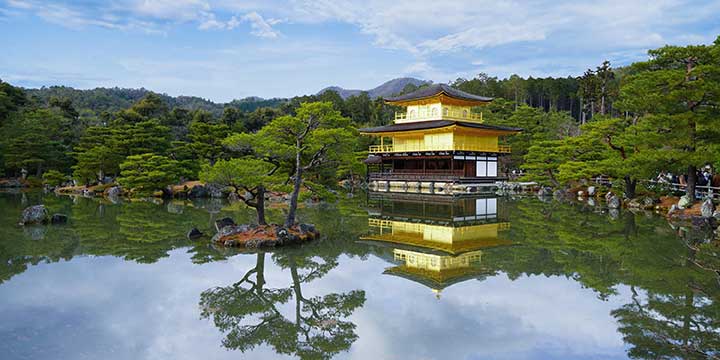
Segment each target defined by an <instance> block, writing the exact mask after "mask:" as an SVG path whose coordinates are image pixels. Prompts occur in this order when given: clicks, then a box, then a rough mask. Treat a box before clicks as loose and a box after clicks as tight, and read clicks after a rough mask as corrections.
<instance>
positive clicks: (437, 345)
mask: <svg viewBox="0 0 720 360" xmlns="http://www.w3.org/2000/svg"><path fill="white" fill-rule="evenodd" d="M255 260H256V257H255V256H254V255H238V256H234V257H232V258H230V259H229V260H227V261H220V262H212V263H207V264H203V265H198V264H193V263H192V262H191V261H190V255H188V254H186V252H185V250H175V251H172V252H171V253H170V257H169V258H163V259H160V260H159V261H158V262H157V263H154V264H152V265H145V264H137V263H135V262H128V261H124V260H121V259H118V258H113V257H76V258H74V259H73V260H71V261H69V262H60V263H54V264H41V265H38V266H32V267H30V268H29V269H28V270H27V271H25V272H24V273H22V274H19V275H16V276H15V277H13V279H12V281H8V282H6V283H4V284H3V285H2V286H0V318H1V319H3V320H2V321H0V352H1V353H3V354H4V355H3V358H6V359H25V358H33V359H70V358H73V359H83V358H87V359H99V358H103V359H129V358H143V359H198V358H207V359H224V358H228V359H230V358H232V359H237V358H252V359H277V358H282V356H279V355H277V354H276V353H275V351H274V350H273V349H271V348H268V347H258V348H255V349H254V350H253V351H252V353H251V356H250V355H249V354H246V356H242V354H240V353H238V352H233V351H228V350H225V349H224V348H223V347H222V346H221V341H222V339H223V334H222V333H221V332H220V331H218V329H217V328H216V327H215V326H214V325H213V323H212V321H211V320H209V319H201V317H200V308H199V306H198V301H199V297H200V294H201V293H202V292H203V291H205V290H207V289H209V288H212V287H215V286H227V285H230V284H232V283H234V282H236V281H238V280H239V279H240V278H241V277H242V276H243V275H244V274H245V272H246V271H247V270H248V269H250V268H252V267H253V266H254V265H255ZM339 262H340V264H339V265H338V266H337V267H336V268H334V269H332V270H331V271H330V272H329V273H328V274H327V275H326V276H324V277H322V278H320V279H317V280H314V281H313V282H310V283H307V284H304V285H303V293H304V294H305V295H306V296H308V297H309V296H314V295H324V294H328V293H331V292H343V291H350V290H354V289H363V290H365V292H366V297H367V300H366V302H365V304H364V306H363V307H361V308H359V309H357V310H356V311H355V312H354V314H353V315H352V316H351V317H350V319H349V320H350V321H352V322H353V323H355V324H356V325H357V329H356V332H357V335H358V340H357V341H356V342H355V343H354V344H353V345H352V347H351V349H350V350H349V351H348V352H346V353H341V354H340V355H339V356H338V358H348V359H547V358H558V359H566V358H567V359H571V358H573V359H574V358H583V359H593V358H597V359H611V358H626V353H625V351H626V347H625V345H624V344H623V341H622V337H621V335H620V334H619V333H618V332H617V324H616V323H615V321H614V319H613V317H612V316H611V315H610V311H611V310H613V309H616V308H618V307H620V306H621V305H622V304H625V303H627V302H628V297H629V294H628V293H629V291H628V289H626V288H625V287H622V286H620V287H618V293H619V295H617V296H611V297H610V298H609V299H608V300H607V301H601V300H599V299H598V297H597V294H596V293H595V292H593V291H592V290H590V289H584V288H582V287H581V286H580V285H579V284H578V283H577V282H575V281H574V280H572V279H568V278H565V277H545V276H523V277H520V278H519V279H517V280H515V281H511V280H509V279H508V278H507V277H506V276H505V275H504V274H500V275H497V276H493V277H488V278H487V279H485V280H484V281H477V280H469V281H465V282H462V283H459V284H455V285H453V286H451V287H449V288H446V289H445V290H443V292H442V295H441V297H440V299H437V298H436V297H435V294H433V293H432V292H431V291H430V289H428V288H427V287H424V286H422V285H420V284H418V283H414V282H410V281H407V280H405V279H402V278H398V277H393V276H388V275H382V272H383V270H384V269H385V268H387V267H388V266H390V264H388V263H387V262H386V261H384V260H382V259H380V258H377V257H374V256H370V257H368V258H367V259H365V260H362V259H360V258H357V257H352V258H349V257H346V256H341V257H340V259H339ZM288 272H289V270H282V269H280V268H279V267H278V266H277V265H275V264H274V263H273V262H272V260H271V257H270V256H268V257H267V258H266V268H265V276H266V280H267V282H268V286H270V287H287V286H289V285H290V282H291V280H290V276H289V274H288Z"/></svg>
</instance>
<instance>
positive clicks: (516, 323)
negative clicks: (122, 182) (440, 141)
mask: <svg viewBox="0 0 720 360" xmlns="http://www.w3.org/2000/svg"><path fill="white" fill-rule="evenodd" d="M40 203H43V204H45V205H46V206H47V207H48V208H49V209H50V211H51V213H53V212H57V213H63V214H67V215H68V216H69V218H70V222H69V223H68V224H66V225H48V226H35V227H24V228H23V227H20V226H18V225H17V222H18V219H19V217H20V213H21V211H22V209H23V208H25V207H27V206H30V205H35V204H40ZM224 216H231V217H233V218H234V219H235V220H236V221H238V222H250V221H251V220H252V219H253V214H252V212H250V211H249V210H248V209H247V208H245V207H244V206H243V205H241V204H238V203H234V204H230V203H226V202H222V201H218V200H203V201H171V202H164V203H163V202H159V203H154V202H150V201H133V202H123V203H117V204H113V203H111V202H108V201H107V200H100V199H87V198H71V197H58V196H55V195H44V194H41V193H25V194H22V193H14V194H13V193H0V266H1V268H0V319H1V321H0V354H3V355H2V358H3V359H86V358H87V359H198V358H207V359H238V358H248V359H282V358H288V359H293V358H302V359H330V358H333V359H335V358H337V359H577V358H582V359H625V358H630V357H632V358H647V359H657V358H705V357H712V356H717V355H718V354H719V349H720V333H719V331H720V306H718V303H719V302H718V295H719V294H720V289H719V288H718V280H717V276H716V275H715V274H714V273H712V272H709V271H705V270H702V269H699V268H698V267H696V266H695V265H693V259H694V257H695V255H696V254H695V253H694V251H693V250H691V249H690V248H689V247H688V246H687V245H686V244H687V241H688V239H687V238H686V236H679V235H678V230H677V229H673V228H672V227H671V226H670V225H669V224H668V223H667V221H666V220H665V219H663V218H661V217H659V216H656V215H652V214H647V213H639V214H634V213H631V212H620V213H607V212H605V211H603V210H601V209H599V208H596V207H591V206H588V205H581V204H564V203H560V202H557V201H554V200H549V199H545V200H542V199H538V198H534V197H523V198H510V197H487V196H485V197H478V198H462V199H455V200H452V199H448V198H442V197H426V198H413V197H403V196H400V195H398V196H394V197H376V196H365V195H363V196H356V197H355V198H353V199H345V200H342V201H340V202H339V203H338V204H332V205H329V204H319V205H308V206H305V207H304V208H302V209H301V211H300V220H301V221H302V222H308V223H314V224H315V225H316V226H317V227H318V229H319V230H320V231H321V232H322V234H323V236H322V238H321V239H320V240H318V241H315V242H312V243H308V244H306V245H304V246H300V247H292V248H283V249H275V250H273V251H268V252H241V251H237V250H228V249H218V248H215V247H213V246H212V245H211V244H210V242H209V241H208V240H207V239H206V240H200V241H191V240H188V239H186V237H185V233H186V232H187V231H188V230H189V229H190V228H192V227H193V226H197V227H198V228H199V229H201V230H202V231H204V232H211V228H212V227H213V223H214V221H215V220H216V219H219V218H221V217H224ZM282 216H283V209H282V208H279V207H271V209H269V218H270V219H271V220H275V221H280V219H281V218H282Z"/></svg>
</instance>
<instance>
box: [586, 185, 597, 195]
mask: <svg viewBox="0 0 720 360" xmlns="http://www.w3.org/2000/svg"><path fill="white" fill-rule="evenodd" d="M587 194H588V196H595V187H594V186H589V187H588V188H587Z"/></svg>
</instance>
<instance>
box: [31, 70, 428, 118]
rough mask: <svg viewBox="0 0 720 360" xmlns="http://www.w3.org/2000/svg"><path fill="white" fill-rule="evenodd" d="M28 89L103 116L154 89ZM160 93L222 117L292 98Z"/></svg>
mask: <svg viewBox="0 0 720 360" xmlns="http://www.w3.org/2000/svg"><path fill="white" fill-rule="evenodd" d="M426 83H428V81H423V80H419V79H414V78H398V79H393V80H390V81H388V82H386V83H384V84H382V85H380V86H378V87H375V88H373V89H370V90H365V91H367V92H368V95H369V96H370V98H371V99H375V98H377V97H387V96H392V95H395V94H398V93H400V92H401V91H402V90H403V89H404V88H405V86H407V85H409V84H412V85H415V86H420V85H422V84H426ZM24 90H25V91H26V92H27V93H28V94H29V95H30V96H31V97H32V98H34V99H35V100H36V101H38V102H39V103H43V104H47V103H49V101H50V99H51V98H53V97H57V98H68V99H70V100H71V101H72V103H73V106H75V108H76V109H77V110H78V111H80V112H81V113H86V115H93V114H94V115H99V114H101V113H102V112H105V111H108V112H115V111H118V110H122V109H127V108H129V107H131V106H132V105H133V104H134V103H136V102H138V101H139V100H140V99H142V98H143V97H144V96H145V95H147V94H149V93H150V92H151V90H147V89H145V88H140V89H124V88H117V87H114V88H95V89H86V90H83V89H74V88H72V87H68V86H50V87H42V88H39V89H24ZM327 90H334V91H337V92H338V93H339V94H340V96H341V97H342V98H343V99H347V98H348V97H350V96H353V95H359V94H360V93H362V92H363V90H347V89H343V88H341V87H338V86H331V87H327V88H325V89H323V90H321V91H320V92H319V93H318V94H321V93H323V92H325V91H327ZM159 95H160V97H161V98H162V99H163V101H165V103H166V104H167V105H168V107H169V108H171V109H172V108H175V107H178V108H182V109H187V110H198V109H202V110H206V111H209V112H211V113H212V114H213V115H215V116H218V117H219V116H221V115H222V113H223V110H224V109H225V107H226V106H232V107H237V108H239V109H241V110H243V111H254V110H255V109H257V108H260V107H279V106H280V105H282V104H283V103H286V102H287V101H288V100H289V99H284V98H272V99H264V98H260V97H256V96H250V97H246V98H244V99H235V100H232V101H230V102H228V103H216V102H213V101H210V100H207V99H203V98H201V97H197V96H169V95H167V94H159Z"/></svg>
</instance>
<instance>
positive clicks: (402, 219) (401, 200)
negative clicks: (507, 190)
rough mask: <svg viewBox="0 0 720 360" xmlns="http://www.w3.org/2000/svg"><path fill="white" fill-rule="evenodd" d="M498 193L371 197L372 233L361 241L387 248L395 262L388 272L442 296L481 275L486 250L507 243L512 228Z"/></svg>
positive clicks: (486, 270) (486, 271) (387, 254)
mask: <svg viewBox="0 0 720 360" xmlns="http://www.w3.org/2000/svg"><path fill="white" fill-rule="evenodd" d="M499 205H500V199H498V198H496V197H474V198H466V197H464V198H454V197H430V198H427V197H426V198H419V197H416V196H412V195H404V196H393V197H387V196H385V197H376V198H371V199H370V201H369V208H370V210H369V218H368V225H369V229H370V230H369V234H368V235H367V236H363V237H362V238H361V239H362V240H363V241H365V242H367V243H369V244H373V245H377V246H379V247H381V248H383V250H384V251H381V252H380V253H381V254H382V255H381V256H382V257H384V258H385V259H386V260H388V261H389V262H391V263H393V264H395V265H396V266H393V267H390V268H387V269H386V270H385V272H384V273H385V274H388V275H394V276H400V277H403V278H405V279H408V280H411V281H415V282H418V283H420V284H423V285H425V286H427V287H429V288H430V289H432V291H433V292H435V293H436V294H437V295H438V297H439V294H440V292H441V291H442V290H443V289H445V288H447V287H449V286H451V285H453V284H457V283H459V282H463V281H466V280H470V279H478V278H483V277H485V276H487V275H490V274H492V273H493V270H491V269H489V268H487V267H484V266H483V262H482V260H483V250H484V249H488V248H492V247H498V246H507V245H510V244H511V242H510V241H508V240H505V239H503V237H502V231H503V230H506V229H508V228H509V227H510V223H509V222H507V220H506V218H507V217H506V216H505V214H503V212H502V211H501V209H500V206H499Z"/></svg>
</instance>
